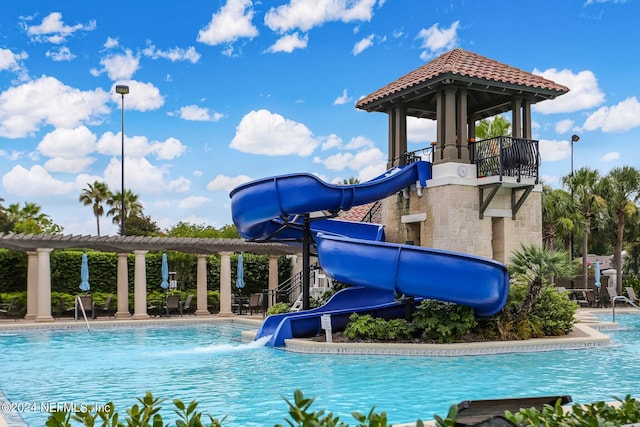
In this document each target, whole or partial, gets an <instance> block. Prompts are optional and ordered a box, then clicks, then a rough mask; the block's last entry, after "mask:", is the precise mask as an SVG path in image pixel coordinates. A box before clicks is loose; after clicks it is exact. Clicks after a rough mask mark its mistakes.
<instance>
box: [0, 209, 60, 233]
mask: <svg viewBox="0 0 640 427" xmlns="http://www.w3.org/2000/svg"><path fill="white" fill-rule="evenodd" d="M41 209H42V207H40V206H39V205H38V204H36V203H33V202H25V204H24V207H23V208H21V207H20V204H19V203H13V204H11V205H9V207H8V208H7V210H6V214H7V217H8V219H9V221H11V222H12V223H13V224H14V226H13V231H14V232H16V233H25V234H59V233H61V232H62V230H63V228H62V227H61V226H59V225H58V224H55V223H54V222H53V221H51V218H49V215H47V214H45V213H42V212H40V210H41Z"/></svg>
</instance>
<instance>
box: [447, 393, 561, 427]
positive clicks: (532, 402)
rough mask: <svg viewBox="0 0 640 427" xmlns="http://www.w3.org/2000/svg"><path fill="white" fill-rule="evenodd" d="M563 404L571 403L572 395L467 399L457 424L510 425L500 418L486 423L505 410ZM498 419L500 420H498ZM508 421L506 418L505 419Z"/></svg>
mask: <svg viewBox="0 0 640 427" xmlns="http://www.w3.org/2000/svg"><path fill="white" fill-rule="evenodd" d="M558 401H560V404H561V405H565V404H567V403H571V402H572V399H571V396H541V397H519V398H513V399H489V400H465V401H463V402H460V403H459V404H458V417H457V418H456V424H455V425H456V426H480V425H483V426H484V425H486V426H494V425H495V426H509V425H515V424H506V423H504V422H502V421H501V420H500V423H486V424H485V423H484V422H485V421H487V420H488V419H495V418H496V417H501V416H503V415H504V413H505V411H510V412H512V413H516V412H519V411H520V410H521V409H529V408H536V409H538V410H542V408H544V406H545V405H549V406H552V407H555V405H556V402H558ZM496 421H499V419H498V420H496ZM505 421H506V420H505Z"/></svg>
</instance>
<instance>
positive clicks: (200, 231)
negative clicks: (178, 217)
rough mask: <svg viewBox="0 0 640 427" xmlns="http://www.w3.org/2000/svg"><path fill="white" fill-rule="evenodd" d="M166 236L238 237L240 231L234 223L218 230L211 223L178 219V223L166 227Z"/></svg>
mask: <svg viewBox="0 0 640 427" xmlns="http://www.w3.org/2000/svg"><path fill="white" fill-rule="evenodd" d="M165 232H166V234H167V236H170V237H201V238H213V239H238V238H240V233H238V229H237V228H236V226H235V225H225V226H223V227H222V228H220V229H219V230H218V229H216V228H215V227H213V226H211V225H204V224H190V223H188V222H182V221H180V222H179V223H178V224H176V225H174V226H173V227H171V228H169V229H167V230H166V231H165Z"/></svg>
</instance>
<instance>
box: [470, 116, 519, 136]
mask: <svg viewBox="0 0 640 427" xmlns="http://www.w3.org/2000/svg"><path fill="white" fill-rule="evenodd" d="M510 133H511V123H509V120H507V119H505V118H504V117H502V116H499V115H498V116H493V121H489V119H482V120H480V122H479V123H478V126H476V136H477V137H478V138H479V139H489V138H496V137H498V136H508V135H509V134H510Z"/></svg>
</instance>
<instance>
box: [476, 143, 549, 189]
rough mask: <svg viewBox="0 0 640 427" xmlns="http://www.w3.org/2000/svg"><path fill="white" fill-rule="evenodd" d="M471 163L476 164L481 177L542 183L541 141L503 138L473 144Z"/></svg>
mask: <svg viewBox="0 0 640 427" xmlns="http://www.w3.org/2000/svg"><path fill="white" fill-rule="evenodd" d="M469 149H470V153H469V154H470V156H471V162H472V163H475V164H476V166H477V170H478V178H484V177H491V176H499V177H500V181H502V178H503V177H505V176H510V177H515V178H517V180H518V182H520V180H521V179H522V178H528V179H531V178H532V179H535V183H536V184H537V183H538V179H539V177H538V171H539V168H540V151H539V147H538V141H536V140H533V139H525V138H512V137H510V136H499V137H496V138H490V139H483V140H482V141H478V142H476V143H474V144H469Z"/></svg>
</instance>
